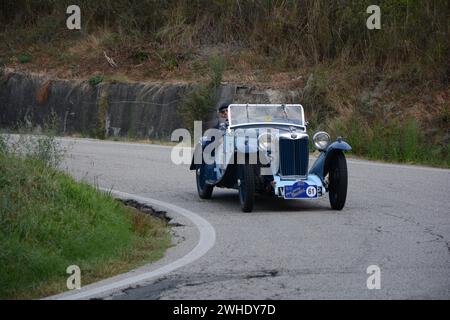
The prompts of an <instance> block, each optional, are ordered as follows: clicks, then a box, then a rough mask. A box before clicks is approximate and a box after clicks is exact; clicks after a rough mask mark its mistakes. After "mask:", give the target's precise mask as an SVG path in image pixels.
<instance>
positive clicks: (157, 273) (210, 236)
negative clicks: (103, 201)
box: [49, 188, 216, 300]
mask: <svg viewBox="0 0 450 320" xmlns="http://www.w3.org/2000/svg"><path fill="white" fill-rule="evenodd" d="M100 190H102V191H105V192H108V193H111V194H112V195H113V196H114V197H117V198H121V199H130V200H135V201H137V202H140V203H144V204H148V205H153V206H156V207H159V208H165V209H168V210H170V211H173V212H174V213H176V214H181V215H182V216H184V217H186V218H187V219H189V220H190V221H192V222H193V223H194V225H195V226H196V227H197V228H198V230H199V232H200V239H199V241H198V244H197V246H196V247H195V248H194V249H193V250H192V251H191V252H189V253H188V254H187V255H185V256H184V257H182V258H180V259H179V260H176V261H174V262H172V263H170V264H168V265H166V266H164V267H162V268H159V269H157V270H154V271H151V272H147V273H143V274H139V275H135V276H130V277H127V278H125V279H122V280H120V281H117V282H114V283H111V284H105V285H100V286H96V285H95V284H90V285H89V286H87V287H85V288H84V289H81V290H80V291H76V292H73V293H71V292H70V293H63V294H61V295H57V296H54V297H50V298H49V299H51V300H85V299H90V298H95V297H98V296H102V295H105V294H106V293H113V292H115V291H118V290H120V289H125V288H129V287H131V286H133V285H136V284H138V283H142V282H147V281H149V280H152V279H155V278H158V277H161V276H163V275H166V274H168V273H170V272H172V271H174V270H176V269H179V268H181V267H184V266H186V265H188V264H190V263H192V262H194V261H196V260H198V259H200V258H201V257H202V256H204V255H205V254H206V253H207V252H208V251H209V250H211V249H212V248H213V247H214V244H215V242H216V232H215V230H214V227H213V226H212V225H211V224H210V223H209V222H208V221H206V220H205V219H203V218H202V217H200V216H199V215H198V214H196V213H194V212H192V211H189V210H186V209H184V208H181V207H178V206H176V205H173V204H170V203H166V202H163V201H159V200H155V199H150V198H145V197H140V196H135V195H131V194H128V193H124V192H120V191H114V190H109V189H104V188H100Z"/></svg>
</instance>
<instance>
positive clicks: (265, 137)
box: [258, 133, 277, 151]
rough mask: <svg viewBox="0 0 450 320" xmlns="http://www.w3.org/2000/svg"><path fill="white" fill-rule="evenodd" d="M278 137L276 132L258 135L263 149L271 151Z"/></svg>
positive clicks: (259, 143) (260, 146)
mask: <svg viewBox="0 0 450 320" xmlns="http://www.w3.org/2000/svg"><path fill="white" fill-rule="evenodd" d="M276 139H277V138H276V136H275V135H274V134H271V133H263V134H261V135H259V137H258V146H259V148H260V149H261V150H262V151H271V149H272V146H273V144H274V143H275V142H276Z"/></svg>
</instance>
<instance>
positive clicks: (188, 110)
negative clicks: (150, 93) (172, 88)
mask: <svg viewBox="0 0 450 320" xmlns="http://www.w3.org/2000/svg"><path fill="white" fill-rule="evenodd" d="M224 70H225V60H224V59H223V58H221V57H212V58H211V59H210V60H209V71H208V74H207V81H206V82H205V83H203V84H201V85H199V86H197V87H196V88H194V89H193V90H191V91H190V92H189V93H188V94H187V95H186V96H185V97H184V99H183V103H182V105H181V116H182V118H183V122H184V125H185V127H186V128H188V129H189V130H190V131H191V132H193V129H194V122H195V121H202V122H207V121H209V120H210V117H211V113H212V112H213V111H214V110H215V105H216V100H217V90H218V89H219V87H220V84H221V81H222V77H223V72H224Z"/></svg>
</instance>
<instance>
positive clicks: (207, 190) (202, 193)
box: [195, 165, 214, 200]
mask: <svg viewBox="0 0 450 320" xmlns="http://www.w3.org/2000/svg"><path fill="white" fill-rule="evenodd" d="M204 168H205V165H201V166H200V167H198V168H197V170H196V171H195V176H196V180H197V191H198V196H199V197H200V198H201V199H205V200H208V199H211V197H212V193H213V190H214V186H213V185H210V184H207V183H206V182H205V178H204V177H203V175H204V172H203V170H204Z"/></svg>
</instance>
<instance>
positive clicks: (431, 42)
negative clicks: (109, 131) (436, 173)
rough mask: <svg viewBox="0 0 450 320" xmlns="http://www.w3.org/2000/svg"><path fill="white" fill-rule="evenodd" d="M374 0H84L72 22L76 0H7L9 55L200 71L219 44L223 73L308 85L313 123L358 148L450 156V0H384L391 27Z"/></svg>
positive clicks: (193, 74) (59, 62)
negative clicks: (376, 20)
mask: <svg viewBox="0 0 450 320" xmlns="http://www.w3.org/2000/svg"><path fill="white" fill-rule="evenodd" d="M372 2H373V1H369V0H354V1H326V0H249V1H241V0H216V1H209V0H208V1H207V0H193V1H188V0H172V1H150V0H147V1H146V0H142V1H133V0H116V1H112V0H105V1H101V2H97V1H95V2H94V1H88V0H84V1H81V0H80V1H78V3H79V4H80V6H81V8H82V13H83V16H82V23H83V30H82V31H81V32H73V31H68V30H66V29H65V19H66V15H65V8H66V7H67V5H68V4H69V1H50V0H42V1H31V0H18V1H14V2H12V1H3V2H1V3H0V8H1V9H2V10H0V19H1V20H0V21H2V22H0V40H1V41H0V64H2V63H3V64H6V65H7V66H10V67H14V68H19V69H26V70H33V71H41V72H47V73H52V74H54V75H55V76H60V77H64V78H79V77H81V78H86V79H90V78H92V77H94V76H98V75H102V76H105V77H110V78H112V79H119V80H118V81H162V80H163V81H167V82H170V81H176V82H180V81H186V82H198V81H205V79H208V76H209V75H208V74H209V73H208V61H209V60H210V58H211V57H212V56H217V55H220V56H222V57H223V58H224V60H225V61H226V66H227V67H226V69H225V71H224V81H227V82H233V83H244V84H251V85H256V86H261V87H271V88H279V89H298V88H303V87H305V86H307V88H308V89H309V90H308V91H307V94H305V97H304V101H301V102H302V103H304V105H305V106H306V108H307V111H308V116H309V118H311V119H312V124H313V126H315V127H318V126H319V125H321V126H323V127H326V128H328V129H330V130H331V131H332V132H333V133H336V134H338V133H340V134H343V135H345V136H348V137H349V138H350V139H351V142H352V143H353V144H354V145H355V151H356V153H359V154H361V155H364V156H368V157H373V158H381V159H387V160H400V161H410V162H427V163H432V164H441V165H442V164H443V165H447V166H448V165H449V161H450V160H449V159H450V148H449V141H450V130H449V127H450V125H449V117H450V116H449V113H450V111H449V108H450V107H449V101H450V90H449V77H450V40H449V39H450V31H449V30H450V19H449V17H450V3H449V2H448V1H440V0H431V1H420V0H380V1H378V5H380V7H381V8H382V14H383V16H382V30H375V31H369V30H368V29H367V28H366V19H367V17H368V14H367V13H366V8H367V7H368V6H369V5H371V4H373V3H372ZM105 53H106V54H107V55H108V56H109V57H111V58H112V59H114V61H115V62H116V63H117V65H118V67H117V68H113V67H111V66H110V64H109V63H108V62H107V60H106V59H105V56H104V54H105ZM30 60H31V61H30ZM25 62H26V63H25Z"/></svg>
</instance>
